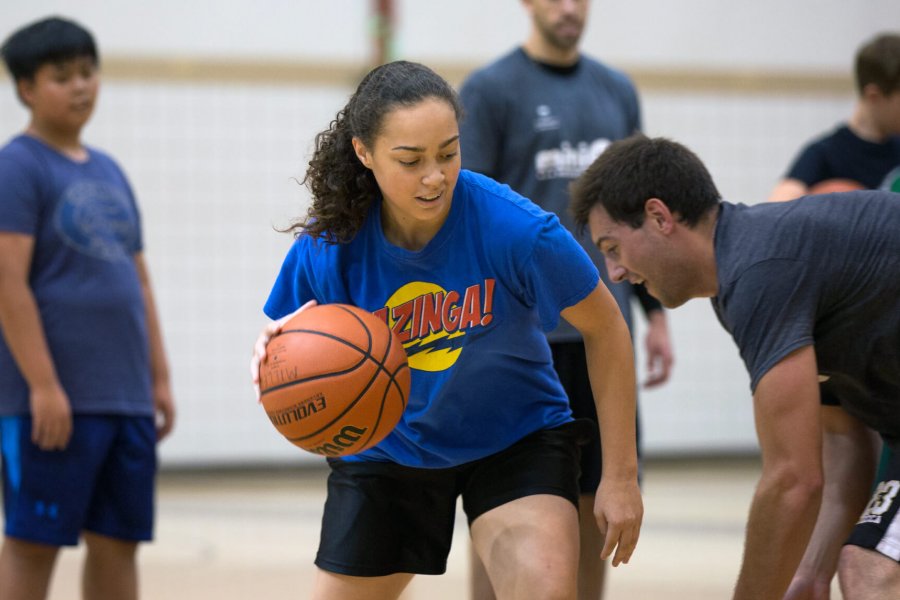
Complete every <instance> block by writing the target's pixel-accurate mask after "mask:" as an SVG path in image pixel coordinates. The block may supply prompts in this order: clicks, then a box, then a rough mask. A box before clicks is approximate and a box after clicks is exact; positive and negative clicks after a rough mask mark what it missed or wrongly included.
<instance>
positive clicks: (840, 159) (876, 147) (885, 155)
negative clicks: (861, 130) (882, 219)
mask: <svg viewBox="0 0 900 600" xmlns="http://www.w3.org/2000/svg"><path fill="white" fill-rule="evenodd" d="M898 165H900V136H896V135H895V136H892V137H890V138H888V139H887V141H885V142H883V143H875V142H869V141H867V140H864V139H862V138H860V137H859V136H857V135H856V134H855V133H853V132H852V131H851V130H850V128H849V127H847V126H846V125H842V126H840V127H838V128H837V129H836V130H835V131H833V132H831V133H829V134H828V135H826V136H823V137H821V138H819V139H817V140H814V141H813V142H811V143H810V144H808V145H807V146H806V147H804V148H803V149H802V150H801V152H800V154H799V156H797V158H796V159H795V160H794V162H793V163H792V164H791V166H790V169H789V170H788V172H787V175H786V177H788V178H791V179H798V180H800V181H802V182H803V183H805V184H806V185H807V186H813V185H815V184H816V183H819V182H821V181H825V180H827V179H851V180H853V181H856V182H858V183H860V184H862V185H863V187H866V188H870V189H878V188H879V187H881V185H882V183H883V182H884V178H885V176H886V175H887V174H888V173H889V172H890V171H891V169H893V168H895V167H897V166H898Z"/></svg>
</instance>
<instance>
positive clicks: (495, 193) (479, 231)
mask: <svg viewBox="0 0 900 600" xmlns="http://www.w3.org/2000/svg"><path fill="white" fill-rule="evenodd" d="M380 211H381V201H380V200H376V201H375V202H373V205H372V208H371V210H370V212H369V214H368V215H367V217H366V220H365V222H364V223H363V226H362V228H361V230H360V231H359V232H358V233H357V235H356V237H354V238H353V240H352V241H351V242H349V243H346V244H325V243H316V242H314V241H313V240H312V239H311V238H310V237H309V236H307V235H302V236H300V237H299V238H298V239H297V240H296V241H295V243H294V244H293V246H292V247H291V249H290V251H289V253H288V255H287V257H286V258H285V260H284V263H283V265H282V268H281V272H280V274H279V275H278V279H277V281H276V282H275V285H274V287H273V289H272V291H271V294H270V295H269V298H268V300H267V302H266V304H265V312H266V314H267V315H268V316H270V317H271V318H273V319H274V318H279V317H281V316H283V315H286V314H288V313H290V312H292V311H293V310H295V309H296V308H297V307H299V306H301V305H302V304H304V303H305V302H307V301H308V300H310V299H315V300H317V301H318V302H319V303H320V304H324V303H333V302H341V303H347V304H353V305H355V306H359V307H361V308H364V309H366V310H368V311H371V312H373V313H376V314H378V315H380V316H381V317H382V318H384V320H385V321H386V322H387V323H388V324H389V325H390V326H391V327H392V328H394V329H395V330H396V331H398V332H399V334H400V337H401V339H402V340H403V347H404V349H405V350H406V352H407V354H408V356H409V366H410V369H411V372H412V387H411V393H410V399H409V403H408V405H407V408H406V410H405V412H404V413H403V417H402V419H401V420H400V423H399V424H398V425H397V427H396V428H395V429H394V430H393V431H392V432H391V433H390V434H389V435H388V436H387V437H386V438H385V439H384V440H382V441H381V442H380V443H379V444H378V445H376V446H375V447H374V448H371V449H369V450H366V451H364V452H362V453H360V454H357V455H354V456H350V457H345V458H344V459H343V460H379V461H392V462H397V463H400V464H403V465H407V466H413V467H448V466H453V465H458V464H462V463H465V462H469V461H472V460H475V459H478V458H483V457H485V456H488V455H491V454H494V453H496V452H499V451H500V450H502V449H504V448H507V447H509V446H510V445H512V444H513V443H514V442H516V441H517V440H519V439H521V438H522V437H524V436H526V435H528V434H529V433H533V432H534V431H537V430H539V429H545V428H548V427H553V426H556V425H560V424H562V423H565V422H567V421H570V420H571V419H572V417H571V412H570V410H569V403H568V399H567V398H566V394H565V392H564V391H563V388H562V386H561V384H560V382H559V379H558V377H557V375H556V372H555V371H554V369H553V365H552V359H551V354H550V348H549V346H548V344H547V339H546V337H545V335H544V332H545V331H548V330H551V329H553V328H554V327H555V326H556V325H557V323H558V322H559V319H560V315H559V313H560V311H562V310H563V309H565V308H568V307H569V306H573V305H575V304H577V303H578V302H580V301H581V300H583V299H584V298H585V297H587V296H588V294H590V293H591V292H592V291H593V290H594V289H595V288H596V287H597V285H598V284H599V275H598V273H597V269H596V268H595V267H594V265H593V264H592V263H591V261H590V259H589V258H588V256H587V254H585V253H584V251H583V250H582V249H581V246H580V245H579V244H578V242H576V241H575V239H574V238H573V237H572V235H571V234H570V233H569V232H568V231H566V229H565V228H564V227H562V225H560V223H559V219H557V218H556V216H555V215H553V214H551V213H547V212H545V211H543V210H541V209H540V208H539V207H537V206H536V205H535V204H533V203H532V202H529V201H528V200H527V199H525V198H523V197H522V196H520V195H518V194H516V193H515V192H513V191H512V190H511V189H510V188H509V187H508V186H505V185H500V184H498V183H497V182H495V181H493V180H491V179H489V178H487V177H484V176H482V175H478V174H476V173H472V172H470V171H465V170H463V171H462V172H461V173H460V176H459V180H458V181H457V184H456V188H455V189H454V190H453V201H452V205H451V207H450V212H449V214H448V216H447V220H446V221H445V222H444V224H443V225H442V227H441V229H440V230H439V231H438V233H437V234H436V235H435V237H434V238H432V240H431V241H430V242H429V243H428V244H427V245H426V246H425V247H424V248H422V249H421V250H419V251H410V250H406V249H404V248H400V247H397V246H395V245H393V244H391V243H390V242H388V240H387V239H386V238H385V237H384V232H383V231H382V227H381V212H380ZM438 316H440V317H441V318H437V317H438Z"/></svg>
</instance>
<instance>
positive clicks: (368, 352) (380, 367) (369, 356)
mask: <svg viewBox="0 0 900 600" xmlns="http://www.w3.org/2000/svg"><path fill="white" fill-rule="evenodd" d="M342 310H345V312H348V313H350V314H351V315H352V316H353V318H354V319H356V320H357V321H358V322H359V324H360V325H361V326H362V327H363V329H364V330H365V332H366V337H367V338H368V342H369V343H368V345H369V349H368V350H363V349H362V348H360V347H359V346H357V345H356V344H352V343H350V342H348V341H347V340H345V339H343V338H339V337H336V336H334V335H331V334H328V333H323V332H321V331H314V330H308V329H288V330H283V331H281V333H279V334H278V335H284V334H287V333H308V334H313V335H320V336H323V337H328V338H331V339H333V340H335V341H338V342H340V343H342V344H344V345H345V346H348V347H350V348H353V349H354V350H358V351H359V352H361V353H362V354H363V356H362V359H361V360H360V362H358V363H357V364H356V365H354V366H353V368H352V369H347V370H345V371H340V372H337V373H334V372H333V373H327V374H323V375H316V376H314V377H307V378H304V379H299V380H297V381H292V382H290V383H287V384H282V385H280V386H276V387H274V388H270V389H268V390H266V392H265V393H268V392H270V391H273V390H276V389H283V388H285V387H290V386H291V385H295V384H297V383H302V382H306V381H314V380H316V379H323V378H326V377H333V376H335V375H340V374H343V373H348V372H350V371H352V370H354V369H357V368H359V365H361V364H362V363H364V362H365V361H367V360H371V361H372V362H374V363H375V365H376V366H377V367H378V368H377V369H376V370H375V372H374V373H373V374H372V377H370V378H369V381H368V383H366V386H365V387H364V388H363V389H362V390H361V391H360V392H359V393H358V394H357V395H356V398H354V399H353V401H352V402H350V403H349V404H348V405H347V406H346V407H345V408H344V410H342V411H341V412H340V414H338V415H336V416H335V417H334V418H333V419H331V420H330V421H329V422H328V423H326V424H325V425H322V426H321V427H319V428H318V429H317V430H316V431H314V432H312V433H308V434H306V435H302V436H298V437H289V438H287V439H288V440H290V441H291V442H301V441H303V440H307V439H309V438H311V437H314V436H316V435H319V434H320V433H321V432H322V431H324V430H325V429H328V428H329V427H331V426H332V425H334V424H335V423H336V422H337V421H339V420H340V419H341V418H342V417H343V416H344V415H346V414H347V413H348V412H349V411H350V410H351V409H353V407H355V406H356V405H357V404H358V403H359V401H360V399H361V398H362V397H363V396H364V395H365V394H366V392H367V391H368V390H369V389H370V388H371V387H372V385H373V384H374V383H375V380H376V379H378V375H379V374H380V373H381V372H384V373H386V374H387V376H388V377H389V378H390V381H389V382H388V386H387V387H388V388H390V387H391V386H392V385H396V382H395V381H394V379H395V377H394V374H393V373H391V372H390V371H388V370H387V369H386V368H385V366H384V359H386V358H387V356H388V353H389V351H390V347H391V345H392V344H393V341H394V336H393V335H391V336H389V337H388V340H389V341H388V352H386V353H385V355H384V358H383V359H382V360H378V359H376V358H375V357H374V356H372V352H371V349H372V333H371V332H370V331H369V328H368V327H367V326H366V324H365V322H363V321H362V320H361V319H360V318H359V317H358V316H357V315H356V314H354V313H353V312H351V311H349V310H346V309H342ZM397 387H399V386H397ZM401 397H402V394H401ZM403 408H404V409H405V408H406V399H405V398H404V399H403ZM383 410H384V398H382V401H381V406H380V407H379V413H378V420H377V421H376V423H375V426H374V427H373V428H372V433H370V434H369V438H367V439H366V443H368V440H369V439H371V436H372V434H373V433H374V432H375V431H377V426H378V423H379V422H380V421H381V414H382V411H383Z"/></svg>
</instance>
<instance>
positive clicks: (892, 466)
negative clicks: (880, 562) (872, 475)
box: [847, 444, 900, 562]
mask: <svg viewBox="0 0 900 600" xmlns="http://www.w3.org/2000/svg"><path fill="white" fill-rule="evenodd" d="M890 448H891V457H890V460H889V462H888V463H887V465H886V466H885V468H884V471H883V475H882V477H881V481H879V482H878V484H877V485H876V486H875V493H874V494H872V499H871V500H870V501H869V504H868V506H866V509H865V510H864V511H863V513H862V516H860V518H859V521H858V522H857V524H856V527H854V528H853V531H852V532H851V533H850V538H849V539H848V540H847V543H848V544H852V545H854V546H861V547H863V548H868V549H870V550H875V551H876V552H880V553H881V554H884V555H885V556H887V557H888V558H892V559H894V560H896V561H898V562H900V444H892V445H891V446H890Z"/></svg>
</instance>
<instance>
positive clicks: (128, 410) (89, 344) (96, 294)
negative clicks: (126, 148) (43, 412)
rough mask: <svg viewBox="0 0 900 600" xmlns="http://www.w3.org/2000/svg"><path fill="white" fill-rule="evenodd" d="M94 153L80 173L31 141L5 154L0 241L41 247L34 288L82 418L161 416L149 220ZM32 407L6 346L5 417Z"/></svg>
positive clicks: (0, 397)
mask: <svg viewBox="0 0 900 600" xmlns="http://www.w3.org/2000/svg"><path fill="white" fill-rule="evenodd" d="M87 150H88V160H87V161H86V162H84V163H79V162H76V161H73V160H71V159H70V158H68V157H66V156H64V155H63V154H61V153H59V152H57V151H56V150H54V149H52V148H50V147H49V146H47V145H46V144H44V143H43V142H41V141H39V140H37V139H35V138H32V137H29V136H25V135H20V136H17V137H15V138H13V139H12V140H11V141H10V142H9V143H8V144H7V145H6V146H4V147H3V148H2V149H0V231H4V232H14V233H20V234H24V235H27V236H31V237H33V238H34V252H33V256H32V259H31V271H30V274H29V284H30V286H31V290H32V293H33V294H34V297H35V299H36V301H37V305H38V310H39V312H40V318H41V323H42V325H43V328H44V333H45V335H46V337H47V343H48V344H49V347H50V354H51V357H52V359H53V363H54V366H55V367H56V371H57V374H58V376H59V380H60V383H61V384H62V387H63V389H64V390H65V392H66V394H68V396H69V401H70V403H71V405H72V409H73V411H74V412H75V413H93V414H98V413H106V414H128V415H152V414H153V406H152V400H151V394H150V356H149V344H148V339H147V331H146V322H145V312H144V300H143V293H142V288H141V283H140V280H139V278H138V273H137V269H136V266H135V263H134V255H135V253H137V252H139V251H140V250H141V248H142V238H141V226H140V225H141V224H140V216H139V214H138V208H137V205H136V203H135V200H134V196H133V194H132V190H131V186H130V185H129V184H128V181H127V180H126V178H125V175H124V174H123V173H122V171H121V169H119V167H118V165H116V163H115V162H114V161H113V160H112V159H111V158H110V157H109V156H107V155H106V154H104V153H102V152H100V151H98V150H96V149H94V148H88V149H87ZM28 400H29V390H28V385H27V383H26V382H25V379H24V378H23V377H22V374H21V372H20V371H19V368H18V365H17V363H16V362H15V360H14V359H13V357H12V354H11V353H10V350H9V347H8V346H7V344H6V341H5V340H4V339H2V337H0V414H2V415H14V414H27V413H28V412H29V403H28Z"/></svg>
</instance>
